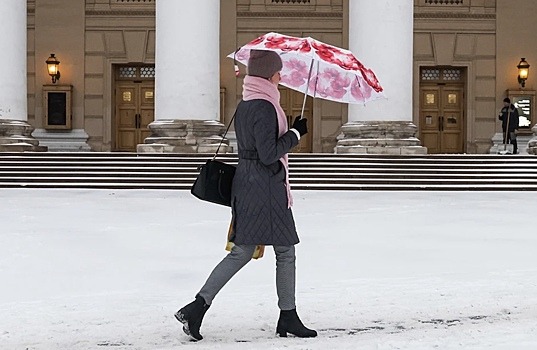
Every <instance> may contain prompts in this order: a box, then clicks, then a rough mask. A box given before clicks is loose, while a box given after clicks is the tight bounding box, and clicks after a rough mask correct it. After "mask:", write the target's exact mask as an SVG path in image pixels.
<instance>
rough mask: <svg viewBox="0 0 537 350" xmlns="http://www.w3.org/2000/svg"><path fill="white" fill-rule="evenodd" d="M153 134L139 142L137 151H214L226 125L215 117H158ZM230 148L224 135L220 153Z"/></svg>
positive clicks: (153, 125) (153, 123)
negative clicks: (212, 118)
mask: <svg viewBox="0 0 537 350" xmlns="http://www.w3.org/2000/svg"><path fill="white" fill-rule="evenodd" d="M148 127H149V129H150V130H151V136H149V137H148V138H146V139H145V140H144V143H143V144H139V145H138V146H137V148H136V151H137V152H138V153H215V152H216V150H217V148H218V145H219V144H220V141H221V140H222V135H223V134H224V132H225V130H226V127H225V126H224V124H222V123H220V122H218V121H216V120H183V119H173V120H162V119H161V120H155V121H154V122H152V123H150V124H149V126H148ZM230 151H231V147H230V146H229V140H227V139H224V142H223V143H222V146H220V150H219V151H218V153H228V152H230Z"/></svg>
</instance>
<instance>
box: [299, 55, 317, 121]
mask: <svg viewBox="0 0 537 350" xmlns="http://www.w3.org/2000/svg"><path fill="white" fill-rule="evenodd" d="M314 61H315V60H314V59H312V60H311V64H310V72H309V74H308V82H307V83H306V92H305V93H304V101H303V102H302V112H300V118H302V116H304V108H305V107H306V98H308V90H309V88H310V79H311V72H312V71H313V62H314Z"/></svg>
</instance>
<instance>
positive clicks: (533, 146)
mask: <svg viewBox="0 0 537 350" xmlns="http://www.w3.org/2000/svg"><path fill="white" fill-rule="evenodd" d="M531 131H533V138H532V139H531V140H529V142H528V149H527V151H528V154H533V155H537V124H535V125H534V126H533V128H532V129H531Z"/></svg>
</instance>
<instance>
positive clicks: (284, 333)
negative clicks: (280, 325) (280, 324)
mask: <svg viewBox="0 0 537 350" xmlns="http://www.w3.org/2000/svg"><path fill="white" fill-rule="evenodd" d="M276 334H278V335H279V336H280V337H282V338H287V331H284V330H281V329H276Z"/></svg>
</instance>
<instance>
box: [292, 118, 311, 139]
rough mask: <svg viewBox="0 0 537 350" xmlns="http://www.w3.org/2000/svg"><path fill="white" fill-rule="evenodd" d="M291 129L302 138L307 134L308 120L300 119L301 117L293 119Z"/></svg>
mask: <svg viewBox="0 0 537 350" xmlns="http://www.w3.org/2000/svg"><path fill="white" fill-rule="evenodd" d="M293 129H295V130H296V131H298V133H299V134H300V136H304V135H306V134H307V133H308V120H307V119H306V118H302V116H301V115H299V116H298V117H296V118H295V121H294V122H293Z"/></svg>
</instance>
